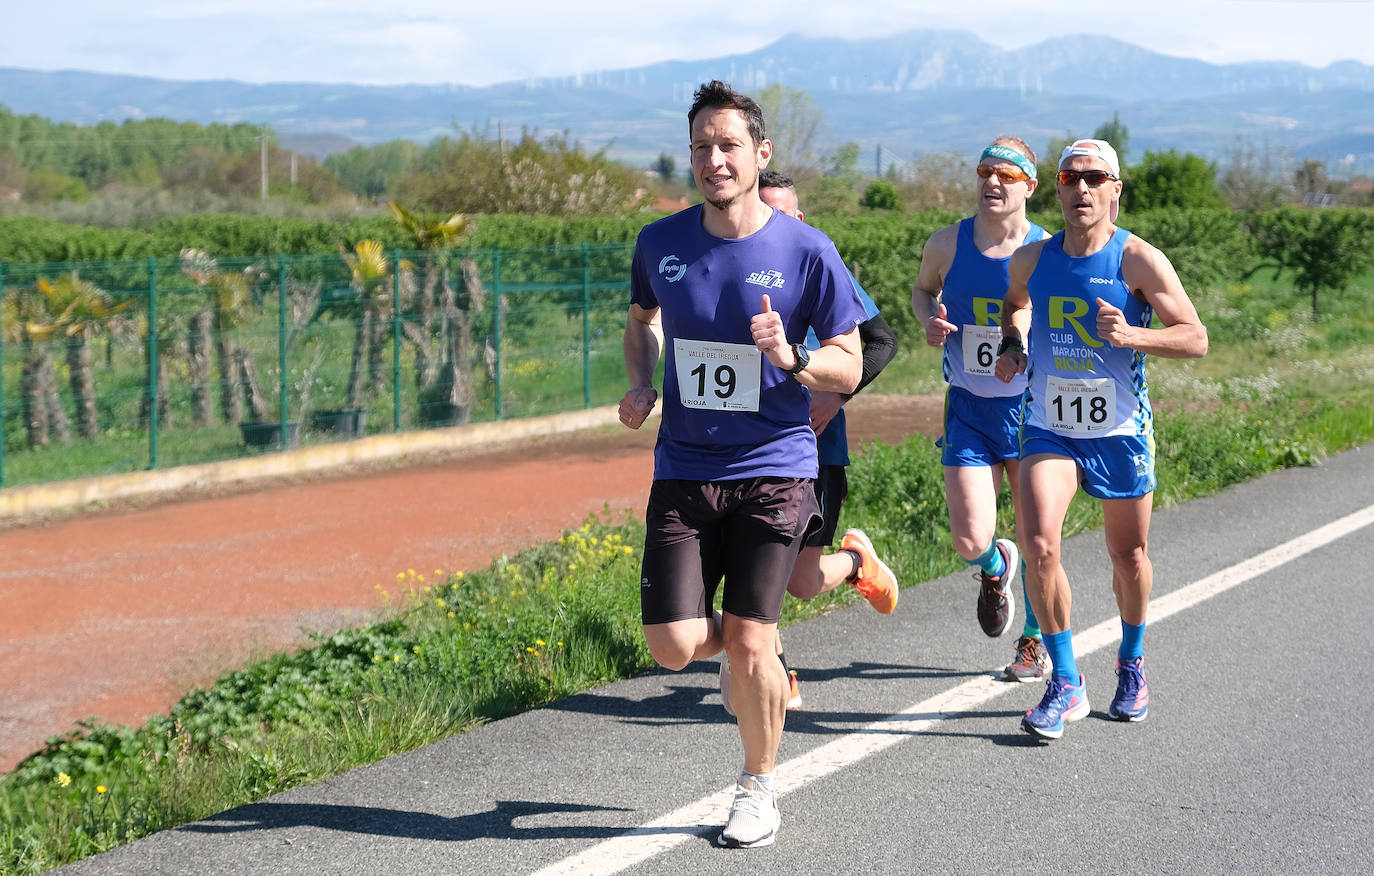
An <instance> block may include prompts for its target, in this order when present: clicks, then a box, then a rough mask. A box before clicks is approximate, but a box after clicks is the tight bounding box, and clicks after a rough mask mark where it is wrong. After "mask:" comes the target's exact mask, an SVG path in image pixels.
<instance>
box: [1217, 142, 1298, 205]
mask: <svg viewBox="0 0 1374 876" xmlns="http://www.w3.org/2000/svg"><path fill="white" fill-rule="evenodd" d="M1220 188H1221V192H1222V194H1223V195H1225V196H1226V200H1227V202H1228V203H1229V204H1230V205H1231V208H1232V209H1233V210H1251V211H1254V210H1272V209H1274V208H1275V207H1278V206H1279V205H1280V204H1282V203H1283V186H1281V185H1280V184H1279V182H1278V179H1277V177H1276V175H1275V172H1274V160H1273V158H1272V157H1271V156H1270V153H1269V149H1268V147H1267V146H1266V148H1265V150H1264V153H1263V154H1262V155H1259V156H1257V155H1256V154H1255V147H1254V145H1253V144H1251V143H1249V142H1248V141H1245V140H1242V139H1240V138H1236V143H1235V146H1234V147H1233V148H1232V149H1231V160H1230V162H1229V166H1228V167H1227V168H1226V172H1225V173H1223V174H1222V175H1221V182H1220Z"/></svg>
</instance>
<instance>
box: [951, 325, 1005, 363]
mask: <svg viewBox="0 0 1374 876" xmlns="http://www.w3.org/2000/svg"><path fill="white" fill-rule="evenodd" d="M959 334H960V336H961V337H962V338H963V341H964V372H965V373H966V374H991V373H992V366H993V365H995V364H996V363H997V345H998V344H1000V343H1001V342H1002V327H1001V326H997V325H966V326H961V327H960V329H959Z"/></svg>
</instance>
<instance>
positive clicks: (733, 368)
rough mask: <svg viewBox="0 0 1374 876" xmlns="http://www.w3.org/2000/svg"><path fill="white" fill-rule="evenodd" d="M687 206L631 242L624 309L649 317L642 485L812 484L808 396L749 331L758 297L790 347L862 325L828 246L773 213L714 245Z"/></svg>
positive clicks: (860, 311) (859, 307)
mask: <svg viewBox="0 0 1374 876" xmlns="http://www.w3.org/2000/svg"><path fill="white" fill-rule="evenodd" d="M701 214H702V207H701V206H700V205H698V206H695V207H689V208H688V209H686V210H683V211H682V212H680V213H676V214H674V215H672V216H669V217H667V218H666V219H660V220H659V221H658V222H655V223H653V224H652V225H649V226H647V227H645V228H644V230H642V231H641V232H640V233H639V241H638V243H637V244H636V245H635V256H634V265H633V267H632V269H631V276H630V301H631V302H633V303H635V304H638V305H639V306H640V307H643V308H645V309H650V310H651V309H653V308H655V307H657V308H660V310H661V315H662V318H663V335H664V357H665V360H664V365H665V369H664V378H663V420H662V423H661V424H660V426H659V430H658V444H657V445H656V447H655V449H654V477H655V478H656V479H660V480H662V479H669V478H680V479H683V480H699V481H720V480H738V479H741V478H751V477H798V478H811V477H815V476H816V472H817V465H816V437H815V433H814V432H812V431H811V425H810V423H811V393H810V391H809V390H807V389H806V387H804V386H802V385H801V384H800V383H798V382H797V381H796V380H794V379H793V378H792V376H791V375H789V374H788V373H787V372H785V371H783V370H782V369H780V368H777V367H775V366H773V365H772V364H770V363H769V361H768V359H767V357H765V356H764V355H763V354H762V353H760V352H759V351H758V348H756V347H755V346H754V339H753V335H752V334H751V332H750V330H749V321H750V319H752V318H753V316H754V315H755V314H757V313H759V312H761V310H762V306H761V298H762V296H763V295H765V294H766V295H768V296H769V299H770V302H771V306H772V308H773V310H775V311H777V312H778V313H779V314H780V315H781V317H782V322H783V327H784V329H785V331H786V333H787V339H788V341H789V342H791V343H794V344H800V343H803V342H804V341H805V340H806V330H807V329H808V328H814V329H815V332H816V336H817V337H819V338H823V339H824V338H833V337H835V336H837V335H842V334H844V333H845V332H848V331H849V330H850V329H852V328H854V327H856V326H857V325H858V324H859V323H861V322H863V321H864V319H865V318H866V313H865V311H864V307H863V304H862V303H860V301H859V296H858V294H857V293H856V292H855V291H854V282H853V280H851V279H850V276H849V272H848V270H846V269H845V266H844V262H842V261H841V260H840V256H839V253H837V252H836V251H835V245H834V244H833V243H831V242H830V238H828V237H826V236H825V235H824V234H822V233H821V232H819V231H817V230H816V229H814V228H812V227H811V226H809V225H806V224H804V223H801V222H798V221H797V220H796V219H793V218H792V217H790V216H787V215H786V214H784V213H780V212H778V211H776V210H775V211H774V212H773V215H772V217H770V218H769V220H768V222H767V223H765V224H764V226H763V228H761V229H759V230H758V231H756V232H754V233H753V234H751V235H749V236H748V237H742V238H738V239H725V238H720V237H715V236H713V235H710V234H708V233H706V230H705V229H704V228H702V225H701V219H702V215H701Z"/></svg>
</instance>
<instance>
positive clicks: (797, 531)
mask: <svg viewBox="0 0 1374 876" xmlns="http://www.w3.org/2000/svg"><path fill="white" fill-rule="evenodd" d="M645 525H646V529H647V532H646V534H645V538H644V565H643V568H642V570H641V572H640V581H639V586H640V590H639V597H640V609H641V612H642V614H643V620H644V623H645V624H662V623H669V622H670V621H678V620H690V619H692V618H702V617H709V616H710V612H711V609H712V606H713V605H714V603H715V596H716V588H717V587H718V586H719V585H720V583H721V581H722V580H724V582H725V592H724V595H723V597H722V605H721V607H722V609H723V610H724V611H726V612H728V613H730V614H733V615H735V616H736V617H742V618H748V619H750V620H755V621H759V622H760V623H777V620H778V616H779V615H780V614H781V613H782V598H783V595H784V594H785V593H786V592H787V579H788V578H790V577H791V576H792V566H793V564H794V563H795V562H796V559H797V553H798V552H799V551H800V550H801V546H802V543H803V541H805V539H806V537H807V535H808V534H810V533H811V532H812V531H813V530H814V529H815V528H817V527H819V526H820V525H821V515H820V508H819V506H818V505H817V504H816V494H815V490H814V488H813V487H812V481H811V479H810V478H776V477H765V478H745V479H743V480H737V481H682V480H660V481H654V483H653V487H652V488H651V489H650V490H649V509H648V511H647V513H646V514H645Z"/></svg>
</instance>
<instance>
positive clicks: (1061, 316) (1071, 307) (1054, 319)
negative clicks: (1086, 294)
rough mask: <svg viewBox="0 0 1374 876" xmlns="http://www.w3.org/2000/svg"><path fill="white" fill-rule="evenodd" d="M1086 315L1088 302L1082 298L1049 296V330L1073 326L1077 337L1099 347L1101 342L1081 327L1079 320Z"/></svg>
mask: <svg viewBox="0 0 1374 876" xmlns="http://www.w3.org/2000/svg"><path fill="white" fill-rule="evenodd" d="M1087 315H1088V302H1086V301H1084V300H1083V299H1082V298H1070V297H1069V296H1067V295H1051V296H1050V330H1051V331H1053V330H1054V329H1062V328H1063V327H1064V326H1066V325H1071V326H1073V330H1074V331H1075V332H1076V333H1077V334H1078V339H1079V340H1080V341H1082V342H1083V343H1085V344H1087V345H1088V346H1089V347H1100V346H1102V342H1101V341H1099V340H1098V339H1097V338H1094V337H1093V336H1092V333H1091V332H1089V331H1088V330H1087V329H1085V328H1083V323H1081V322H1079V320H1080V319H1081V318H1083V317H1085V316H1087Z"/></svg>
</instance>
